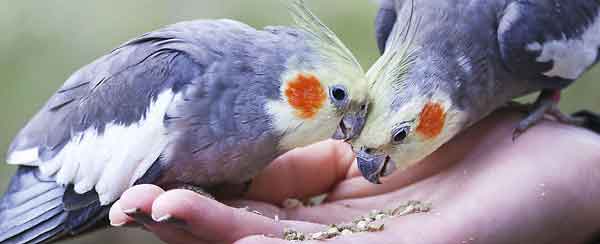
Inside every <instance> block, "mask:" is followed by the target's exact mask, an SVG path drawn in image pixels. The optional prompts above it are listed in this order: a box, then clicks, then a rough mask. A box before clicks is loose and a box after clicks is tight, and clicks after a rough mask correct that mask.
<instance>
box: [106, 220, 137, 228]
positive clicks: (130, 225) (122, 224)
mask: <svg viewBox="0 0 600 244" xmlns="http://www.w3.org/2000/svg"><path fill="white" fill-rule="evenodd" d="M110 225H111V226H112V227H126V228H139V227H142V226H143V225H141V224H139V223H137V222H131V221H124V222H119V223H114V222H112V221H111V222H110Z"/></svg>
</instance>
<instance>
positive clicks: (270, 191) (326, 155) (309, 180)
mask: <svg viewBox="0 0 600 244" xmlns="http://www.w3.org/2000/svg"><path fill="white" fill-rule="evenodd" d="M353 162H354V153H353V151H352V148H351V147H350V145H348V144H347V143H345V142H342V141H334V140H327V141H323V142H319V143H316V144H313V145H311V146H308V147H304V148H299V149H295V150H292V151H290V152H288V153H286V154H285V155H283V156H281V157H279V158H278V159H276V160H275V161H273V163H271V165H270V166H269V167H268V168H267V169H265V170H264V171H263V172H262V173H261V174H260V175H259V176H257V177H256V178H255V179H254V180H253V183H252V186H251V188H250V191H249V193H248V197H249V198H250V199H253V200H260V201H265V202H270V203H274V204H280V203H282V202H283V201H284V200H285V199H287V198H305V197H309V196H315V195H319V194H321V193H324V192H327V191H329V190H330V189H331V188H332V187H333V186H334V185H335V184H337V183H338V182H339V181H340V180H342V179H344V178H345V177H346V174H347V172H348V169H349V167H350V166H351V165H352V163H353Z"/></svg>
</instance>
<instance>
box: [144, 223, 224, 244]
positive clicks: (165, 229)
mask: <svg viewBox="0 0 600 244" xmlns="http://www.w3.org/2000/svg"><path fill="white" fill-rule="evenodd" d="M147 229H148V230H149V231H152V233H154V234H155V235H156V236H158V238H159V239H161V240H162V241H164V242H166V243H169V244H190V243H194V244H216V243H215V242H207V241H204V240H201V239H198V238H196V237H195V236H194V235H192V234H191V233H189V232H187V231H185V230H182V229H181V228H179V227H176V226H171V225H168V224H153V225H149V226H148V227H147Z"/></svg>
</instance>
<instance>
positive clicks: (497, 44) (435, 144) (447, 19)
mask: <svg viewBox="0 0 600 244" xmlns="http://www.w3.org/2000/svg"><path fill="white" fill-rule="evenodd" d="M376 25H377V28H376V29H377V39H378V45H379V48H380V50H381V51H382V52H384V51H385V52H384V54H383V56H382V57H381V58H380V60H378V62H377V63H376V64H375V65H374V66H373V68H372V69H371V70H370V71H369V73H372V72H373V71H377V72H375V73H377V74H378V75H373V76H372V77H370V79H372V80H373V83H372V85H371V93H372V94H373V95H372V97H373V102H372V105H371V108H370V112H369V115H368V120H367V123H366V125H365V127H364V129H363V132H362V134H361V135H360V136H359V137H358V138H357V139H356V140H355V141H353V145H354V148H355V150H356V151H357V154H358V155H357V157H358V166H359V168H360V170H361V172H362V174H363V175H364V176H365V177H366V178H367V179H368V180H369V181H371V182H374V183H379V177H380V176H381V175H386V174H389V173H391V171H392V170H394V168H405V167H407V166H409V165H411V164H414V163H416V162H418V161H420V160H421V159H423V158H424V157H425V156H427V155H429V154H430V153H431V152H433V151H435V150H436V149H437V148H439V147H440V146H441V145H442V144H444V143H445V142H447V141H448V140H449V139H450V138H452V137H453V136H455V135H456V134H457V133H459V132H460V131H462V130H463V129H465V128H467V127H468V126H470V125H472V124H473V123H475V122H477V121H478V120H480V119H481V118H483V117H485V116H486V115H488V114H489V113H490V112H492V111H494V110H496V109H498V108H499V107H501V106H503V105H505V104H507V103H508V102H509V101H510V100H512V99H514V98H516V97H519V96H522V95H525V94H528V93H532V92H536V91H541V95H540V97H539V99H538V101H537V102H536V103H535V104H533V106H532V107H531V111H530V115H529V116H528V117H527V118H525V119H524V120H523V121H522V122H521V123H520V124H519V125H518V126H517V127H516V128H515V137H516V136H518V135H519V134H520V133H522V132H524V131H525V130H526V129H527V128H528V127H530V126H531V125H533V124H535V123H536V122H537V121H539V120H540V119H541V118H542V117H543V116H544V114H550V115H553V116H555V117H556V118H557V119H558V120H559V121H563V122H569V123H574V122H580V121H579V120H577V119H573V118H571V117H568V116H565V115H563V114H561V113H560V112H559V111H558V108H557V106H556V104H557V103H558V100H559V98H560V90H561V89H563V88H564V87H566V86H568V85H569V84H571V83H572V82H573V81H574V80H576V79H577V78H579V77H580V76H581V75H582V74H583V73H584V72H585V71H586V70H587V69H589V68H590V67H591V66H592V65H593V64H595V63H596V62H597V61H598V59H599V57H600V55H599V53H598V51H599V48H600V1H598V0H485V1H484V0H412V1H411V0H384V1H382V5H381V9H380V11H379V14H378V16H377V21H376ZM397 33H402V35H401V38H390V36H395V35H397ZM393 54H401V55H399V56H398V55H396V56H397V57H396V58H393V57H392V55H393ZM398 57H401V58H398ZM380 70H383V71H381V72H379V71H380ZM381 74H384V75H381ZM392 162H395V163H392Z"/></svg>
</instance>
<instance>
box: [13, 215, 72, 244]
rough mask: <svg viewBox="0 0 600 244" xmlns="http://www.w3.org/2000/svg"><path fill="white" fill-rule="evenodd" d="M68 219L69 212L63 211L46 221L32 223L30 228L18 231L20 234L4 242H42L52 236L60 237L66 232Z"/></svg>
mask: <svg viewBox="0 0 600 244" xmlns="http://www.w3.org/2000/svg"><path fill="white" fill-rule="evenodd" d="M66 219H67V213H66V212H61V213H60V214H58V215H54V216H52V217H50V218H49V219H47V220H45V221H42V222H40V223H37V224H35V225H32V226H31V227H30V228H26V229H25V230H24V231H22V232H17V233H18V234H16V235H13V236H12V237H11V238H9V239H7V240H6V241H3V242H2V243H23V244H25V243H27V244H29V243H41V242H44V241H46V240H48V239H51V238H60V237H62V236H64V235H65V234H66V232H65V226H64V222H65V220H66ZM36 222H37V221H36ZM19 229H21V228H19Z"/></svg>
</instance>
